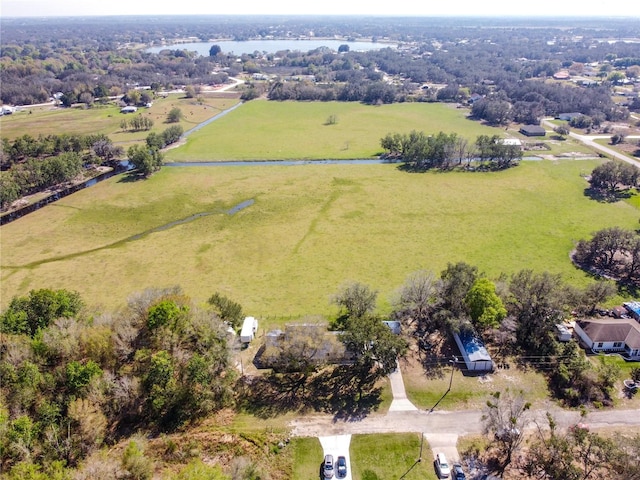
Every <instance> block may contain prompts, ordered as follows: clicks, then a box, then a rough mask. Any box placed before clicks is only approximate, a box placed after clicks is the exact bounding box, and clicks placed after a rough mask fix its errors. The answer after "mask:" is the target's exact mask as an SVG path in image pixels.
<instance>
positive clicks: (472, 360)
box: [453, 330, 493, 372]
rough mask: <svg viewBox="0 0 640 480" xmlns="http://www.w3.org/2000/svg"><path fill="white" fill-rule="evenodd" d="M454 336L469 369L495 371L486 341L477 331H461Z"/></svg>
mask: <svg viewBox="0 0 640 480" xmlns="http://www.w3.org/2000/svg"><path fill="white" fill-rule="evenodd" d="M453 338H454V339H455V341H456V343H457V344H458V348H459V349H460V353H461V354H462V358H464V363H465V364H466V365H467V369H468V370H473V371H478V372H491V371H493V360H492V359H491V356H490V355H489V352H487V349H486V348H485V346H484V343H482V340H481V339H480V337H479V336H478V335H477V334H476V333H475V332H473V331H468V330H466V331H460V333H454V334H453Z"/></svg>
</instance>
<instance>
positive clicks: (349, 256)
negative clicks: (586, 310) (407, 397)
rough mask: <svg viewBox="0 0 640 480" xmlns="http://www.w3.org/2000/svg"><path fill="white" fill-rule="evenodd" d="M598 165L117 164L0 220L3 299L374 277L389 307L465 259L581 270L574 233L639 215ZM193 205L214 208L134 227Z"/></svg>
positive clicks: (282, 303) (285, 301)
mask: <svg viewBox="0 0 640 480" xmlns="http://www.w3.org/2000/svg"><path fill="white" fill-rule="evenodd" d="M595 165H597V161H595V160H594V161H561V162H551V161H539V162H523V163H522V164H521V165H520V166H519V167H517V168H513V169H510V170H507V171H502V172H495V173H426V174H410V173H404V172H402V171H399V170H398V169H397V167H396V166H395V165H389V164H387V165H304V166H294V167H286V166H266V167H264V166H263V167H259V166H246V167H245V166H243V167H183V168H176V167H166V168H164V169H162V170H161V171H160V172H159V173H158V174H156V175H154V176H153V177H151V178H150V179H149V180H146V181H130V180H129V178H128V177H126V176H118V177H113V178H111V179H109V180H107V181H105V182H102V183H100V184H98V185H96V186H94V187H91V188H89V189H86V190H83V191H80V192H78V193H75V194H74V195H71V196H69V197H66V198H64V199H62V200H60V201H58V202H55V203H53V204H51V205H49V206H47V207H45V208H43V209H41V210H39V211H37V212H34V213H32V214H30V215H27V216H26V217H24V218H22V219H20V220H18V221H15V222H12V223H10V224H8V225H5V226H3V227H2V230H1V231H0V234H1V238H0V241H1V249H2V258H1V275H2V276H1V302H2V306H3V307H5V306H6V305H7V304H8V303H9V301H10V300H11V298H12V297H13V296H14V295H24V294H26V293H27V292H28V291H29V290H31V289H35V288H67V289H71V290H77V291H79V292H80V293H81V295H82V297H83V298H84V299H85V300H86V301H87V302H88V303H89V304H97V305H103V306H105V307H108V308H113V307H116V306H119V305H122V304H124V303H125V302H126V299H127V297H128V296H129V295H130V294H131V293H133V292H136V291H141V290H143V289H145V288H147V287H166V286H172V285H180V286H182V288H183V289H184V291H185V292H186V293H187V294H188V295H190V296H191V297H192V298H194V299H195V300H197V301H202V302H203V301H205V300H206V299H207V298H209V297H210V296H211V294H213V293H214V292H215V291H220V292H221V293H223V294H225V295H228V296H230V297H231V298H233V299H235V300H236V301H238V302H240V303H241V304H242V305H243V306H244V309H245V311H246V312H247V313H248V314H251V315H255V316H257V317H258V318H264V317H266V316H268V315H273V316H286V315H292V316H298V315H306V314H332V313H334V311H335V310H334V307H333V306H331V305H330V301H329V299H330V296H331V295H332V294H333V293H335V292H336V291H337V289H338V287H339V286H340V285H341V284H342V283H343V282H345V281H348V280H357V281H360V282H363V283H366V284H368V285H370V286H371V288H373V289H375V290H377V291H378V292H379V296H378V299H379V308H380V310H381V311H382V312H384V311H387V310H388V309H389V303H390V298H391V297H392V296H393V294H394V292H395V291H396V290H397V289H398V288H399V287H400V286H401V285H402V283H403V281H404V280H405V278H406V277H407V276H408V275H409V274H411V273H413V272H415V271H417V270H420V269H428V270H431V271H433V272H434V273H436V274H439V273H440V272H441V271H442V270H443V269H444V268H445V267H446V265H447V263H448V262H457V261H466V262H468V263H470V264H473V265H477V266H478V267H479V269H480V271H483V272H486V273H487V274H488V275H489V276H490V277H492V278H495V277H497V276H498V275H499V274H500V273H502V272H504V273H507V274H509V273H512V272H515V271H518V270H520V269H524V268H527V269H533V270H534V271H544V270H548V271H550V272H554V273H556V272H557V273H562V274H563V275H564V277H565V278H566V279H567V280H568V281H570V282H571V283H573V284H576V285H579V286H580V285H586V284H587V283H588V282H589V281H590V280H589V278H588V277H587V276H586V275H585V274H584V273H583V272H581V271H580V270H577V269H575V268H574V267H573V265H572V264H571V263H570V261H569V251H570V250H571V249H572V247H573V245H574V242H575V241H576V240H578V239H581V238H586V237H589V236H590V235H591V233H592V232H594V231H596V230H599V229H601V228H605V227H610V226H614V225H618V226H621V227H624V228H636V226H637V221H638V208H636V207H634V206H632V205H630V204H629V203H626V202H618V203H613V204H610V203H600V202H596V201H593V200H590V199H589V198H587V197H585V196H584V189H585V187H586V186H587V183H586V182H585V180H584V179H583V178H582V177H581V176H580V173H582V172H585V171H587V172H588V171H591V170H592V169H593V168H594V167H595ZM247 200H253V201H254V203H253V204H252V205H250V206H248V207H247V208H245V209H243V210H241V211H239V212H237V213H235V214H233V215H231V214H229V213H227V212H228V211H229V210H230V209H231V208H232V207H233V206H235V205H238V204H240V203H241V202H243V201H247ZM198 213H208V214H209V215H205V216H201V217H199V218H196V219H195V220H193V221H190V222H187V223H182V224H178V225H175V226H173V227H172V228H168V229H166V230H162V231H155V232H151V233H148V234H147V235H143V236H141V237H138V238H133V239H131V238H130V237H133V236H136V235H139V234H144V233H145V232H149V231H150V230H152V229H155V228H157V227H161V226H163V225H167V224H170V223H171V222H175V221H178V220H181V219H186V218H188V217H190V216H192V215H195V214H198ZM127 239H129V240H127ZM262 327H263V325H262V324H261V328H262Z"/></svg>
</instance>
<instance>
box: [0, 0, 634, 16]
mask: <svg viewBox="0 0 640 480" xmlns="http://www.w3.org/2000/svg"><path fill="white" fill-rule="evenodd" d="M589 7H590V8H589V9H584V8H580V7H575V6H573V5H568V4H565V3H562V2H557V1H555V0H539V1H538V2H536V3H535V4H521V5H514V4H513V3H511V2H506V1H504V0H487V1H486V2H483V3H481V4H480V3H478V2H475V1H472V0H460V1H459V2H456V3H455V4H453V3H439V4H435V5H424V4H422V5H413V4H408V3H396V4H393V5H390V4H386V3H383V4H377V5H368V6H367V12H366V13H365V14H363V13H362V9H361V7H358V6H356V5H349V4H345V3H344V2H341V1H339V0H326V1H325V2H323V3H322V4H320V3H313V2H311V3H305V2H298V1H293V0H275V1H274V2H270V3H268V4H265V3H264V2H260V1H257V0H247V1H246V2H244V3H242V5H239V4H237V3H229V2H227V3H221V4H216V5H212V4H210V3H209V2H204V1H201V0H186V1H184V2H182V3H181V4H179V5H177V4H173V3H169V2H167V3H161V4H158V2H154V1H153V0H138V1H136V2H126V1H125V0H111V2H108V3H93V2H86V1H84V0H59V1H58V2H55V3H54V2H50V1H49V0H3V1H2V5H1V8H2V12H1V13H2V17H3V18H4V19H8V18H52V17H114V16H115V17H124V16H132V17H139V16H145V17H158V16H195V15H197V16H203V15H206V16H209V15H213V16H237V17H243V16H244V17H251V16H290V17H297V16H308V17H310V16H331V17H363V18H364V17H382V18H384V17H390V18H391V17H393V18H409V17H411V18H440V17H447V18H520V19H526V18H543V19H544V18H547V19H558V18H589V19H594V18H611V19H633V18H638V20H640V2H637V3H636V4H633V5H626V6H625V8H624V11H625V13H624V14H620V13H619V12H620V10H619V9H618V10H616V11H615V12H616V14H612V13H611V10H612V9H611V7H610V6H609V5H605V4H595V5H590V6H589ZM247 12H252V13H247ZM461 12H463V13H462V14H461Z"/></svg>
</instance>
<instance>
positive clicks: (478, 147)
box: [380, 130, 522, 171]
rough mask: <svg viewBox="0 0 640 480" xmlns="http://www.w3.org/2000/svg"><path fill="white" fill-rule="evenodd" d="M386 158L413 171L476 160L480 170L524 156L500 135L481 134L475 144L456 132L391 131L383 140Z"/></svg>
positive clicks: (453, 165) (496, 167)
mask: <svg viewBox="0 0 640 480" xmlns="http://www.w3.org/2000/svg"><path fill="white" fill-rule="evenodd" d="M380 146H381V147H382V148H383V149H384V151H385V154H384V157H385V158H391V159H399V160H401V161H403V162H404V163H405V164H406V165H407V167H408V168H409V169H411V170H416V171H423V170H427V169H432V168H436V169H442V170H447V169H451V168H454V167H456V166H457V167H459V166H462V165H463V163H464V164H465V166H466V168H470V166H471V163H472V162H474V163H475V164H476V165H477V166H478V167H477V168H480V169H491V170H498V169H504V168H509V167H511V166H513V165H515V164H517V163H518V162H519V161H520V160H521V159H522V149H521V148H520V146H518V145H509V144H505V142H504V140H503V139H502V138H500V137H499V136H498V135H493V136H488V135H480V136H478V137H477V138H476V141H475V143H473V144H470V143H469V141H468V140H467V139H466V138H463V137H460V136H458V134H456V133H449V134H447V133H444V132H439V133H437V134H436V135H427V134H425V133H424V132H418V131H415V130H413V131H411V132H410V133H408V134H401V133H388V134H387V135H385V136H384V137H383V138H382V139H381V140H380Z"/></svg>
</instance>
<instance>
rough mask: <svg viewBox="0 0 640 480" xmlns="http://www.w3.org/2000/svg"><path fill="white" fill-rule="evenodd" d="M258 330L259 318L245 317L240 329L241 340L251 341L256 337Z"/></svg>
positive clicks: (243, 341)
mask: <svg viewBox="0 0 640 480" xmlns="http://www.w3.org/2000/svg"><path fill="white" fill-rule="evenodd" d="M257 331H258V320H256V319H255V318H254V317H245V319H244V322H243V323H242V330H240V342H242V343H249V342H251V340H253V338H254V337H255V334H256V332H257Z"/></svg>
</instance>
